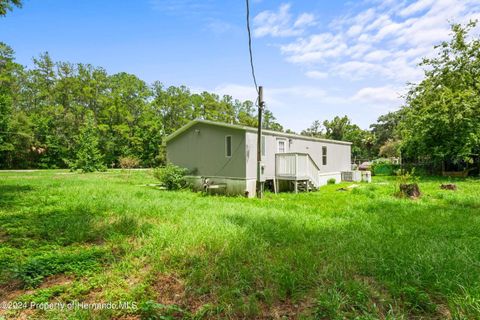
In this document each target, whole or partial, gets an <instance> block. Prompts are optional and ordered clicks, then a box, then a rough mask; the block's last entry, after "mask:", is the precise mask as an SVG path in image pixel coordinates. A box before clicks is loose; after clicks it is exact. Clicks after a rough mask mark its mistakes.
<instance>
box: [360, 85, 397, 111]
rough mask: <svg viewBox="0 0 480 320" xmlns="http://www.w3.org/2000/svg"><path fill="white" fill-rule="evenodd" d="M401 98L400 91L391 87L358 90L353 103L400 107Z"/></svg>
mask: <svg viewBox="0 0 480 320" xmlns="http://www.w3.org/2000/svg"><path fill="white" fill-rule="evenodd" d="M400 97H401V93H400V90H398V89H395V88H393V87H391V86H385V87H366V88H362V89H360V90H358V91H357V93H356V94H355V95H354V96H353V97H352V101H354V102H363V103H367V104H372V105H381V106H386V107H389V106H395V105H398V104H399V102H400V101H401V100H400Z"/></svg>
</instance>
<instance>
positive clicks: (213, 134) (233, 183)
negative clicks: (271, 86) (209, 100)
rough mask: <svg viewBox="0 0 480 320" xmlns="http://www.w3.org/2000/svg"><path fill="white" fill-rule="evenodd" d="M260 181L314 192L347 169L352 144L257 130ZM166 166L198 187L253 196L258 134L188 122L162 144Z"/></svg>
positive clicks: (279, 187)
mask: <svg viewBox="0 0 480 320" xmlns="http://www.w3.org/2000/svg"><path fill="white" fill-rule="evenodd" d="M261 141H262V143H261V153H262V167H261V168H262V169H261V177H262V180H264V181H265V182H266V184H267V186H271V187H272V188H273V189H274V190H279V191H282V190H294V191H305V190H314V189H317V188H318V187H320V186H321V185H324V184H326V183H327V181H328V180H329V179H332V178H333V179H335V181H336V182H339V181H340V180H341V172H346V171H350V170H351V143H350V142H345V141H336V140H328V139H319V138H314V137H308V136H302V135H296V134H289V133H283V132H276V131H271V130H262V138H261ZM166 146H167V161H169V162H170V163H173V164H175V165H177V166H180V167H184V168H187V169H188V170H189V172H190V175H189V176H188V179H189V180H190V182H191V184H192V185H193V186H194V187H195V188H197V189H202V188H209V187H212V188H217V189H219V191H222V192H224V193H227V194H244V195H246V196H254V195H255V188H256V181H257V129H256V128H253V127H247V126H242V125H233V124H227V123H221V122H214V121H207V120H193V121H191V122H189V123H188V124H186V125H185V126H183V127H182V128H180V129H179V130H177V131H175V132H174V133H172V134H171V135H170V136H168V137H167V139H166Z"/></svg>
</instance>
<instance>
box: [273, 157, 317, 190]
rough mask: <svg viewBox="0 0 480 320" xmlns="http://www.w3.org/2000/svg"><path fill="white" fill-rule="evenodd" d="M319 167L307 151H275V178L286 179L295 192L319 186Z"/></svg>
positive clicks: (315, 188)
mask: <svg viewBox="0 0 480 320" xmlns="http://www.w3.org/2000/svg"><path fill="white" fill-rule="evenodd" d="M319 174H320V169H319V167H318V165H317V164H316V163H315V161H313V159H312V157H311V156H310V155H309V154H308V153H277V154H276V155H275V178H276V180H288V181H291V183H292V184H293V190H294V191H295V192H308V191H314V190H317V189H318V188H319V187H320V177H319Z"/></svg>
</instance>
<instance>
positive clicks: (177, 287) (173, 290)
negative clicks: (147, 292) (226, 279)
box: [153, 274, 213, 313]
mask: <svg viewBox="0 0 480 320" xmlns="http://www.w3.org/2000/svg"><path fill="white" fill-rule="evenodd" d="M153 289H154V290H155V292H156V293H157V302H158V303H161V304H164V305H177V306H179V307H180V308H182V309H185V310H188V311H189V312H191V313H195V312H197V311H198V310H199V309H200V308H201V307H202V306H203V305H205V304H207V303H212V302H213V301H212V297H210V296H208V295H205V296H192V295H189V294H187V292H186V290H185V283H184V281H183V280H182V279H180V278H179V277H177V276H176V275H173V274H159V275H158V276H157V277H156V279H155V281H154V283H153Z"/></svg>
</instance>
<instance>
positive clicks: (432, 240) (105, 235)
mask: <svg viewBox="0 0 480 320" xmlns="http://www.w3.org/2000/svg"><path fill="white" fill-rule="evenodd" d="M444 181H445V180H441V179H421V180H420V188H421V190H422V192H423V196H422V197H421V199H419V200H408V199H397V198H395V197H393V196H392V194H393V193H394V180H392V179H389V178H376V179H374V182H373V183H372V184H368V185H367V184H361V185H360V186H359V187H358V188H354V189H352V190H351V191H346V192H345V191H344V192H342V191H336V190H337V189H338V188H339V186H338V185H329V186H326V187H323V188H321V189H320V191H318V192H314V193H308V194H307V193H304V194H298V195H295V194H287V193H284V194H279V195H273V194H268V195H267V196H266V197H265V199H263V200H257V199H244V198H240V197H238V198H235V197H219V196H203V195H202V194H199V193H193V192H190V191H182V192H168V191H162V190H158V189H155V188H153V187H147V186H142V184H147V183H155V179H154V178H153V177H152V175H151V172H150V171H135V172H131V173H128V172H121V171H109V172H107V173H97V174H71V173H69V172H67V171H37V172H22V173H13V172H3V173H0V303H1V302H2V301H16V302H18V303H17V304H15V306H17V307H19V310H12V309H10V310H6V309H5V308H4V309H3V310H1V309H0V318H1V317H2V316H4V317H7V318H8V317H11V318H16V317H19V316H23V317H39V318H58V319H65V318H71V319H82V318H83V319H90V318H92V317H95V318H104V319H110V318H128V319H131V318H150V319H171V318H187V319H190V318H192V319H212V318H213V319H215V318H218V319H225V318H230V319H238V318H264V319H276V318H282V317H283V318H285V319H292V318H298V319H352V318H355V317H356V318H357V319H411V318H418V319H420V318H424V319H432V318H434V319H445V318H453V319H476V318H480V180H474V179H471V180H458V181H455V183H457V186H458V190H457V191H447V190H441V189H440V188H439V185H440V183H441V182H444ZM346 185H349V184H344V186H346ZM70 301H80V302H86V303H108V302H118V301H121V302H133V303H134V304H135V306H136V308H135V307H131V308H116V309H105V308H104V309H102V310H86V309H80V308H75V309H74V310H61V309H59V308H55V309H52V310H46V311H45V310H39V309H35V310H33V309H24V305H23V304H21V303H28V304H30V303H32V302H33V303H37V304H40V303H42V302H51V303H55V302H65V303H67V302H70ZM10 306H13V304H11V305H10ZM39 306H41V305H39Z"/></svg>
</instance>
